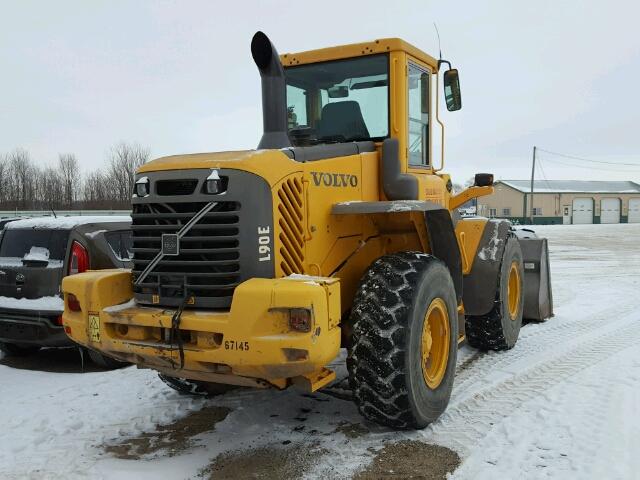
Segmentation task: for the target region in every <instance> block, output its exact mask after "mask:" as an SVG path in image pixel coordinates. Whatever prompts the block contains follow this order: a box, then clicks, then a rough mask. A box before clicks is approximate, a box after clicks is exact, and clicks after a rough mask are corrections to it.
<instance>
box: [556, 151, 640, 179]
mask: <svg viewBox="0 0 640 480" xmlns="http://www.w3.org/2000/svg"><path fill="white" fill-rule="evenodd" d="M545 152H546V151H545ZM545 160H546V161H548V162H551V163H557V164H560V165H566V166H568V167H575V168H584V169H587V170H598V171H600V172H602V171H603V168H602V167H596V166H595V165H594V166H587V165H576V164H575V163H568V162H562V161H560V160H553V159H550V158H548V157H547V158H545ZM617 165H620V164H617ZM634 166H635V167H636V168H640V165H634ZM606 171H609V172H622V173H636V174H637V173H638V170H624V169H623V170H621V169H615V168H607V169H606Z"/></svg>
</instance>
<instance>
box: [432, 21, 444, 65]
mask: <svg viewBox="0 0 640 480" xmlns="http://www.w3.org/2000/svg"><path fill="white" fill-rule="evenodd" d="M433 28H435V29H436V35H437V36H438V54H439V55H440V60H442V47H441V46H440V32H439V31H438V25H436V22H433Z"/></svg>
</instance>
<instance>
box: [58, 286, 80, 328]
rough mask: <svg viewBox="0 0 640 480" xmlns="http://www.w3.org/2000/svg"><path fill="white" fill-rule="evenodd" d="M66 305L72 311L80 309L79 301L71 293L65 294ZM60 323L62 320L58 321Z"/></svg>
mask: <svg viewBox="0 0 640 480" xmlns="http://www.w3.org/2000/svg"><path fill="white" fill-rule="evenodd" d="M67 305H68V306H69V310H71V311H72V312H79V311H80V310H81V308H80V302H79V301H78V299H77V298H76V296H75V295H74V294H73V293H69V294H67ZM60 320H62V316H60ZM60 325H62V322H60Z"/></svg>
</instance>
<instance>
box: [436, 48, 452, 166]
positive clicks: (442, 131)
mask: <svg viewBox="0 0 640 480" xmlns="http://www.w3.org/2000/svg"><path fill="white" fill-rule="evenodd" d="M440 62H446V60H438V66H439V65H440ZM447 63H449V62H447ZM449 67H451V64H449ZM436 122H438V123H439V124H440V168H435V169H434V170H433V171H434V172H439V171H441V170H442V169H443V168H444V123H442V120H440V75H439V74H438V72H436Z"/></svg>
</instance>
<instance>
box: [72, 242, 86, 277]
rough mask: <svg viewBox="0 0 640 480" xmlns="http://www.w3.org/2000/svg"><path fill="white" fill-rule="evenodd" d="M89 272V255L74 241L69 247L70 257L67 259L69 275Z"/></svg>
mask: <svg viewBox="0 0 640 480" xmlns="http://www.w3.org/2000/svg"><path fill="white" fill-rule="evenodd" d="M87 270H89V253H88V252H87V249H86V248H84V247H83V246H82V245H80V244H79V243H78V242H76V241H74V242H73V244H72V245H71V256H70V257H69V275H75V274H76V273H82V272H86V271H87Z"/></svg>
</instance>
